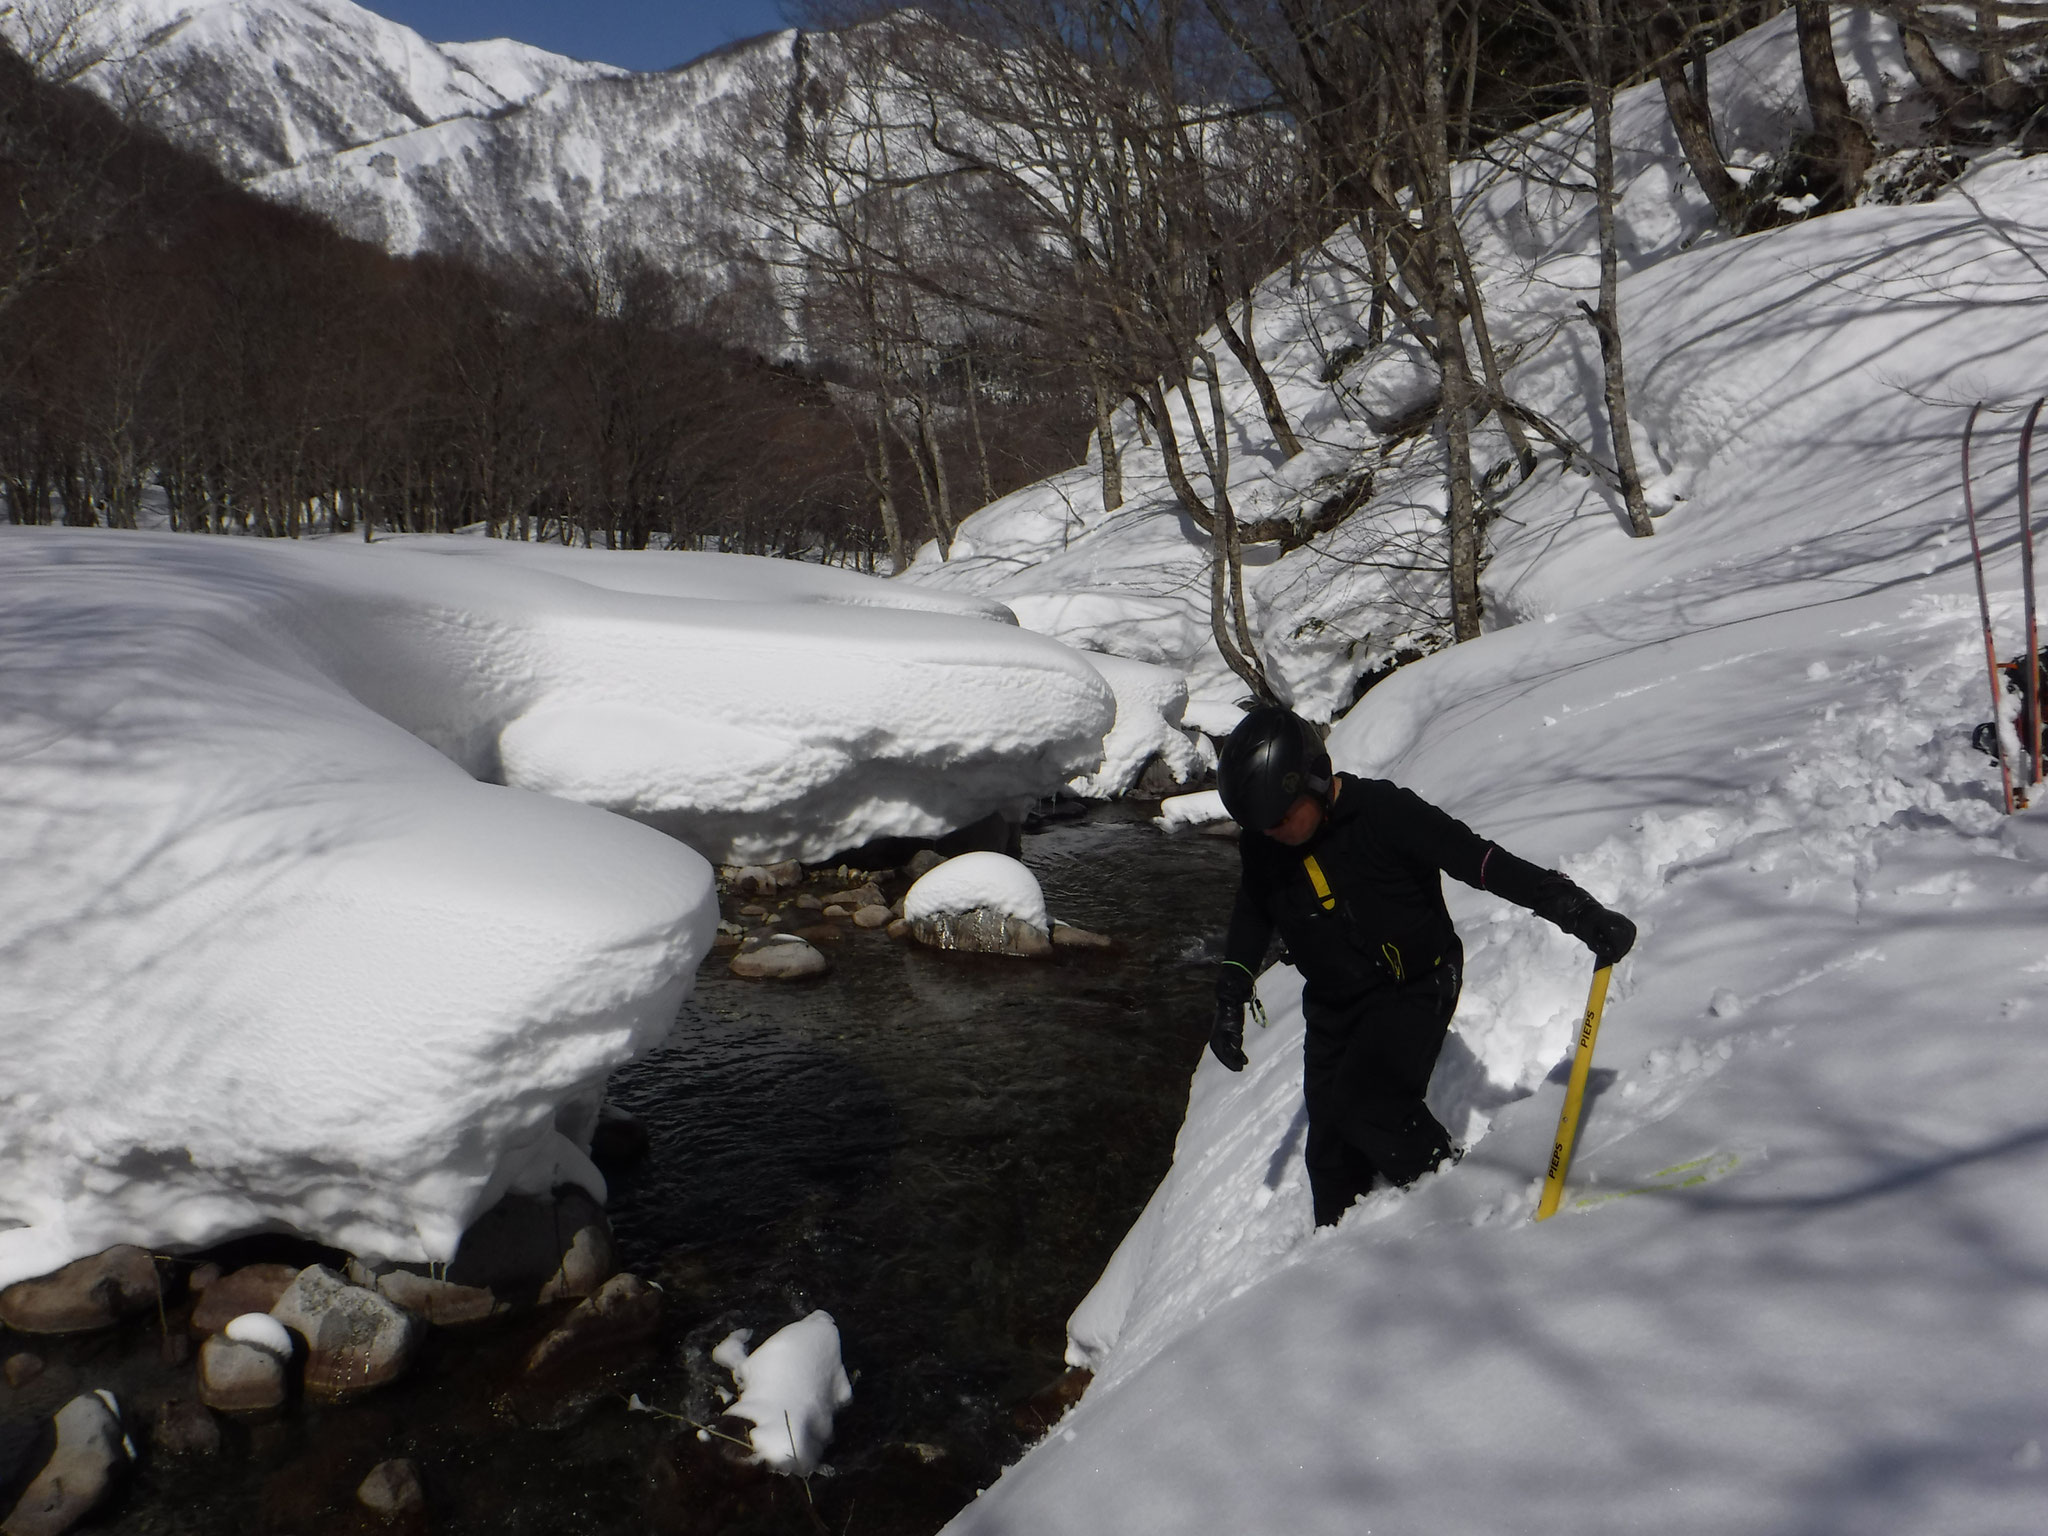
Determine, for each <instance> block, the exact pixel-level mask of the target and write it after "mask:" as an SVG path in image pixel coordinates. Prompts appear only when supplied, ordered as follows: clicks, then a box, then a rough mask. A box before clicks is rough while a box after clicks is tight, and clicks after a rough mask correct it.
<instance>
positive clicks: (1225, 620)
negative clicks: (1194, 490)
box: [1159, 351, 1279, 704]
mask: <svg viewBox="0 0 2048 1536" xmlns="http://www.w3.org/2000/svg"><path fill="white" fill-rule="evenodd" d="M1200 356H1201V359H1202V363H1203V365H1204V368H1205V371H1206V374H1207V382H1208V386H1209V409H1210V413H1211V416H1210V423H1211V424H1210V429H1209V430H1208V431H1204V430H1203V429H1202V416H1201V411H1200V410H1199V408H1198V407H1197V406H1196V405H1195V399H1194V395H1193V394H1192V393H1191V392H1190V391H1189V389H1188V380H1187V376H1186V375H1185V374H1183V375H1182V376H1181V377H1180V379H1179V380H1178V388H1179V390H1180V398H1181V403H1182V404H1183V405H1185V406H1186V407H1187V412H1188V426H1189V428H1190V429H1191V430H1192V431H1193V432H1194V434H1195V443H1196V445H1197V446H1198V447H1199V448H1200V449H1201V452H1202V463H1203V467H1204V468H1205V469H1206V470H1207V471H1208V474H1209V506H1210V515H1211V520H1212V524H1213V527H1212V531H1211V533H1210V537H1209V628H1210V632H1211V634H1213V635H1214V636H1215V640H1216V649H1217V650H1218V651H1219V652H1220V653H1222V656H1223V660H1224V661H1225V662H1226V663H1227V664H1228V665H1229V667H1230V670H1231V671H1233V672H1235V673H1236V674H1237V675H1238V676H1239V677H1240V678H1242V679H1243V680H1244V682H1245V684H1246V685H1247V686H1248V687H1249V688H1250V689H1251V691H1252V695H1253V697H1255V698H1256V699H1258V701H1259V702H1260V703H1262V704H1274V703H1278V702H1279V698H1278V695H1276V694H1275V693H1274V692H1273V685H1272V683H1271V682H1269V681H1268V680H1267V678H1266V668H1265V664H1264V663H1263V662H1262V661H1261V660H1260V658H1259V648H1258V644H1257V642H1255V641H1254V640H1253V639H1252V631H1251V623H1250V621H1249V620H1248V619H1247V617H1246V615H1245V601H1244V562H1243V547H1242V544H1241V542H1240V539H1239V535H1238V526H1237V511H1236V508H1234V507H1233V506H1232V505H1231V501H1230V417H1229V414H1228V413H1227V412H1226V411H1225V410H1224V408H1223V388H1222V382H1221V380H1220V379H1219V378H1218V376H1217V371H1216V359H1215V357H1214V356H1213V355H1211V354H1210V353H1208V352H1206V351H1204V352H1201V353H1200ZM1172 429H1173V423H1172V421H1171V420H1170V419H1168V420H1163V421H1162V422H1161V425H1160V428H1159V432H1160V436H1161V438H1162V439H1163V438H1164V437H1165V436H1166V434H1167V433H1169V432H1170V431H1172Z"/></svg>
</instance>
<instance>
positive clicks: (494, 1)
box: [361, 0, 788, 69]
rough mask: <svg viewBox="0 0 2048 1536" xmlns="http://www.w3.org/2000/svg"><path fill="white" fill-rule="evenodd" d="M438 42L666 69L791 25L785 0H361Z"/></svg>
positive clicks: (380, 13) (636, 67)
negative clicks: (510, 40) (514, 42)
mask: <svg viewBox="0 0 2048 1536" xmlns="http://www.w3.org/2000/svg"><path fill="white" fill-rule="evenodd" d="M361 3H363V4H365V5H367V7H368V8H369V9H370V10H373V11H375V12H377V14H378V15H380V16H388V17H390V18H391V19H392V20H393V21H401V22H404V23H405V25H407V26H408V27H411V28H412V29H413V30H414V31H415V32H421V33H424V34H425V35H426V36H427V38H428V39H429V40H430V41H432V42H436V43H456V42H470V41H472V40H474V39H476V38H480V37H516V38H518V39H519V40H520V41H521V42H523V43H533V44H535V45H536V46H538V47H541V48H546V49H549V50H551V51H553V52H555V53H566V54H569V55H570V56H572V57H574V58H579V59H598V60H601V61H603V62H604V63H606V64H623V65H625V66H626V68H628V69H667V68H668V67H669V66H670V65H671V64H681V63H683V62H685V61H686V60H689V59H694V58H696V57H697V56H698V55H699V54H704V53H709V52H710V51H711V50H712V49H714V48H717V47H719V46H721V45H723V44H725V43H729V42H732V41H733V40H734V39H735V38H741V37H752V36H753V35H754V34H755V33H757V32H772V31H774V30H776V29H777V28H779V27H783V26H786V25H788V23H787V22H786V21H785V20H784V19H783V13H782V5H781V3H780V0H361Z"/></svg>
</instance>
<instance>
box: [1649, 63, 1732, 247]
mask: <svg viewBox="0 0 2048 1536" xmlns="http://www.w3.org/2000/svg"><path fill="white" fill-rule="evenodd" d="M1666 40H1668V42H1669V44H1670V46H1669V47H1668V48H1666V50H1665V52H1664V54H1663V57H1661V58H1660V59H1658V61H1657V83H1658V85H1660V86H1661V87H1662V88H1663V91H1664V110H1665V111H1667V112H1669V113H1670V114H1671V130H1672V132H1673V133H1674V134H1676V135H1677V136H1678V147H1679V150H1680V151H1681V152H1682V153H1683V154H1684V155H1685V163H1686V164H1687V165H1688V166H1690V167H1691V168H1692V174H1693V179H1694V180H1695V181H1697V182H1698V183H1699V184H1700V190H1701V191H1702V192H1704V193H1706V194H1707V201H1708V202H1710V203H1712V204H1713V205H1714V212H1715V213H1717V214H1718V215H1720V218H1721V222H1722V223H1723V224H1725V225H1727V226H1728V228H1729V229H1730V230H1733V231H1735V232H1736V233H1738V234H1739V233H1741V230H1742V227H1743V224H1744V223H1745V222H1746V221H1747V219H1748V217H1749V199H1748V198H1746V197H1744V196H1743V193H1742V188H1741V187H1740V186H1738V185H1737V184H1736V181H1735V178H1734V177H1733V176H1730V175H1729V174H1728V162H1727V161H1726V160H1725V159H1723V158H1722V155H1721V146H1720V145H1719V144H1717V143H1715V142H1714V117H1713V112H1712V110H1711V109H1710V107H1709V106H1708V104H1707V101H1706V98H1705V96H1704V95H1703V94H1702V93H1700V92H1699V91H1698V90H1697V89H1696V83H1695V81H1694V80H1693V79H1690V78H1688V77H1687V71H1686V67H1685V63H1686V61H1685V57H1684V54H1683V52H1682V51H1681V44H1682V39H1680V38H1673V37H1670V35H1669V33H1666V34H1665V38H1662V39H1660V43H1662V42H1664V41H1666ZM1697 75H1698V81H1699V82H1700V83H1704V81H1705V79H1706V73H1705V71H1704V70H1702V71H1698V72H1697Z"/></svg>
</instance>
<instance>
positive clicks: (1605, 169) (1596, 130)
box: [1582, 0, 1657, 539]
mask: <svg viewBox="0 0 2048 1536" xmlns="http://www.w3.org/2000/svg"><path fill="white" fill-rule="evenodd" d="M1605 9H1606V7H1605V6H1604V5H1603V4H1602V3H1601V0H1585V4H1584V5H1583V7H1582V10H1583V11H1584V12H1585V13H1588V20H1589V26H1588V32H1589V33H1590V35H1591V38H1592V41H1591V42H1590V44H1589V49H1588V51H1589V52H1590V54H1591V56H1592V58H1591V62H1592V64H1593V70H1592V71H1591V72H1592V73H1594V74H1595V78H1594V79H1593V80H1591V81H1589V82H1588V84H1589V85H1591V87H1592V93H1591V94H1592V107H1593V198H1594V202H1595V204H1596V205H1597V207H1598V210H1599V225H1600V307H1599V309H1597V310H1595V311H1593V312H1592V316H1593V327H1594V329H1595V330H1596V331H1598V332H1599V335H1600V365H1601V382H1602V383H1603V385H1604V386H1605V391H1606V397H1607V431H1608V436H1609V437H1610V438H1611V439H1612V441H1613V443H1614V469H1615V473H1616V475H1617V476H1618V477H1619V480H1620V483H1621V500H1622V505H1623V506H1624V507H1625V508H1626V509H1627V512H1628V526H1629V530H1630V532H1632V533H1634V534H1635V535H1636V537H1638V538H1643V539H1647V538H1648V537H1649V536H1650V535H1651V534H1653V533H1655V532H1656V531H1657V529H1656V525H1655V524H1654V523H1652V522H1651V521H1650V508H1649V504H1648V503H1647V502H1645V501H1644V500H1643V480H1642V475H1641V473H1640V471H1638V469H1637V468H1636V446H1635V431H1634V429H1633V428H1632V427H1631V426H1630V425H1629V416H1628V376H1627V372H1626V370H1625V369H1624V368H1623V367H1622V354H1621V301H1620V294H1619V293H1618V291H1617V290H1618V288H1619V283H1620V277H1621V252H1620V250H1619V242H1618V241H1617V240H1616V238H1615V227H1614V210H1615V205H1616V204H1617V203H1619V202H1620V200H1621V195H1620V189H1619V188H1617V187H1616V186H1615V181H1614V87H1613V85H1612V84H1611V83H1610V81H1609V79H1608V76H1607V72H1606V66H1607V50H1606V46H1605V43H1604V42H1603V41H1602V39H1603V38H1604V36H1605V33H1606V27H1605V22H1606V19H1607V18H1606V16H1605V15H1604V14H1603V13H1604V11H1605Z"/></svg>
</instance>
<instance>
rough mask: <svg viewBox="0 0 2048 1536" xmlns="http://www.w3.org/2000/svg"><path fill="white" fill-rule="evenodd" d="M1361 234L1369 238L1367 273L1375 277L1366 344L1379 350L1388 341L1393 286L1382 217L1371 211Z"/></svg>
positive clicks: (1366, 330)
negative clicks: (1389, 311)
mask: <svg viewBox="0 0 2048 1536" xmlns="http://www.w3.org/2000/svg"><path fill="white" fill-rule="evenodd" d="M1359 233H1360V234H1361V235H1362V236H1364V238H1365V264H1366V270H1367V271H1368V272H1370V273H1371V274H1372V308H1371V309H1369V310H1368V311H1367V312H1366V316H1365V343H1366V345H1367V346H1369V347H1376V346H1378V345H1379V344H1380V343H1381V342H1383V341H1385V340H1386V339H1387V296H1388V294H1389V293H1390V292H1391V291H1392V286H1393V282H1392V279H1391V277H1390V276H1389V275H1388V272H1387V237H1386V234H1385V232H1384V231H1382V230H1381V228H1380V221H1379V217H1378V215H1376V214H1373V213H1369V212H1368V213H1366V214H1365V215H1364V216H1363V217H1362V218H1361V220H1360V227H1359Z"/></svg>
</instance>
